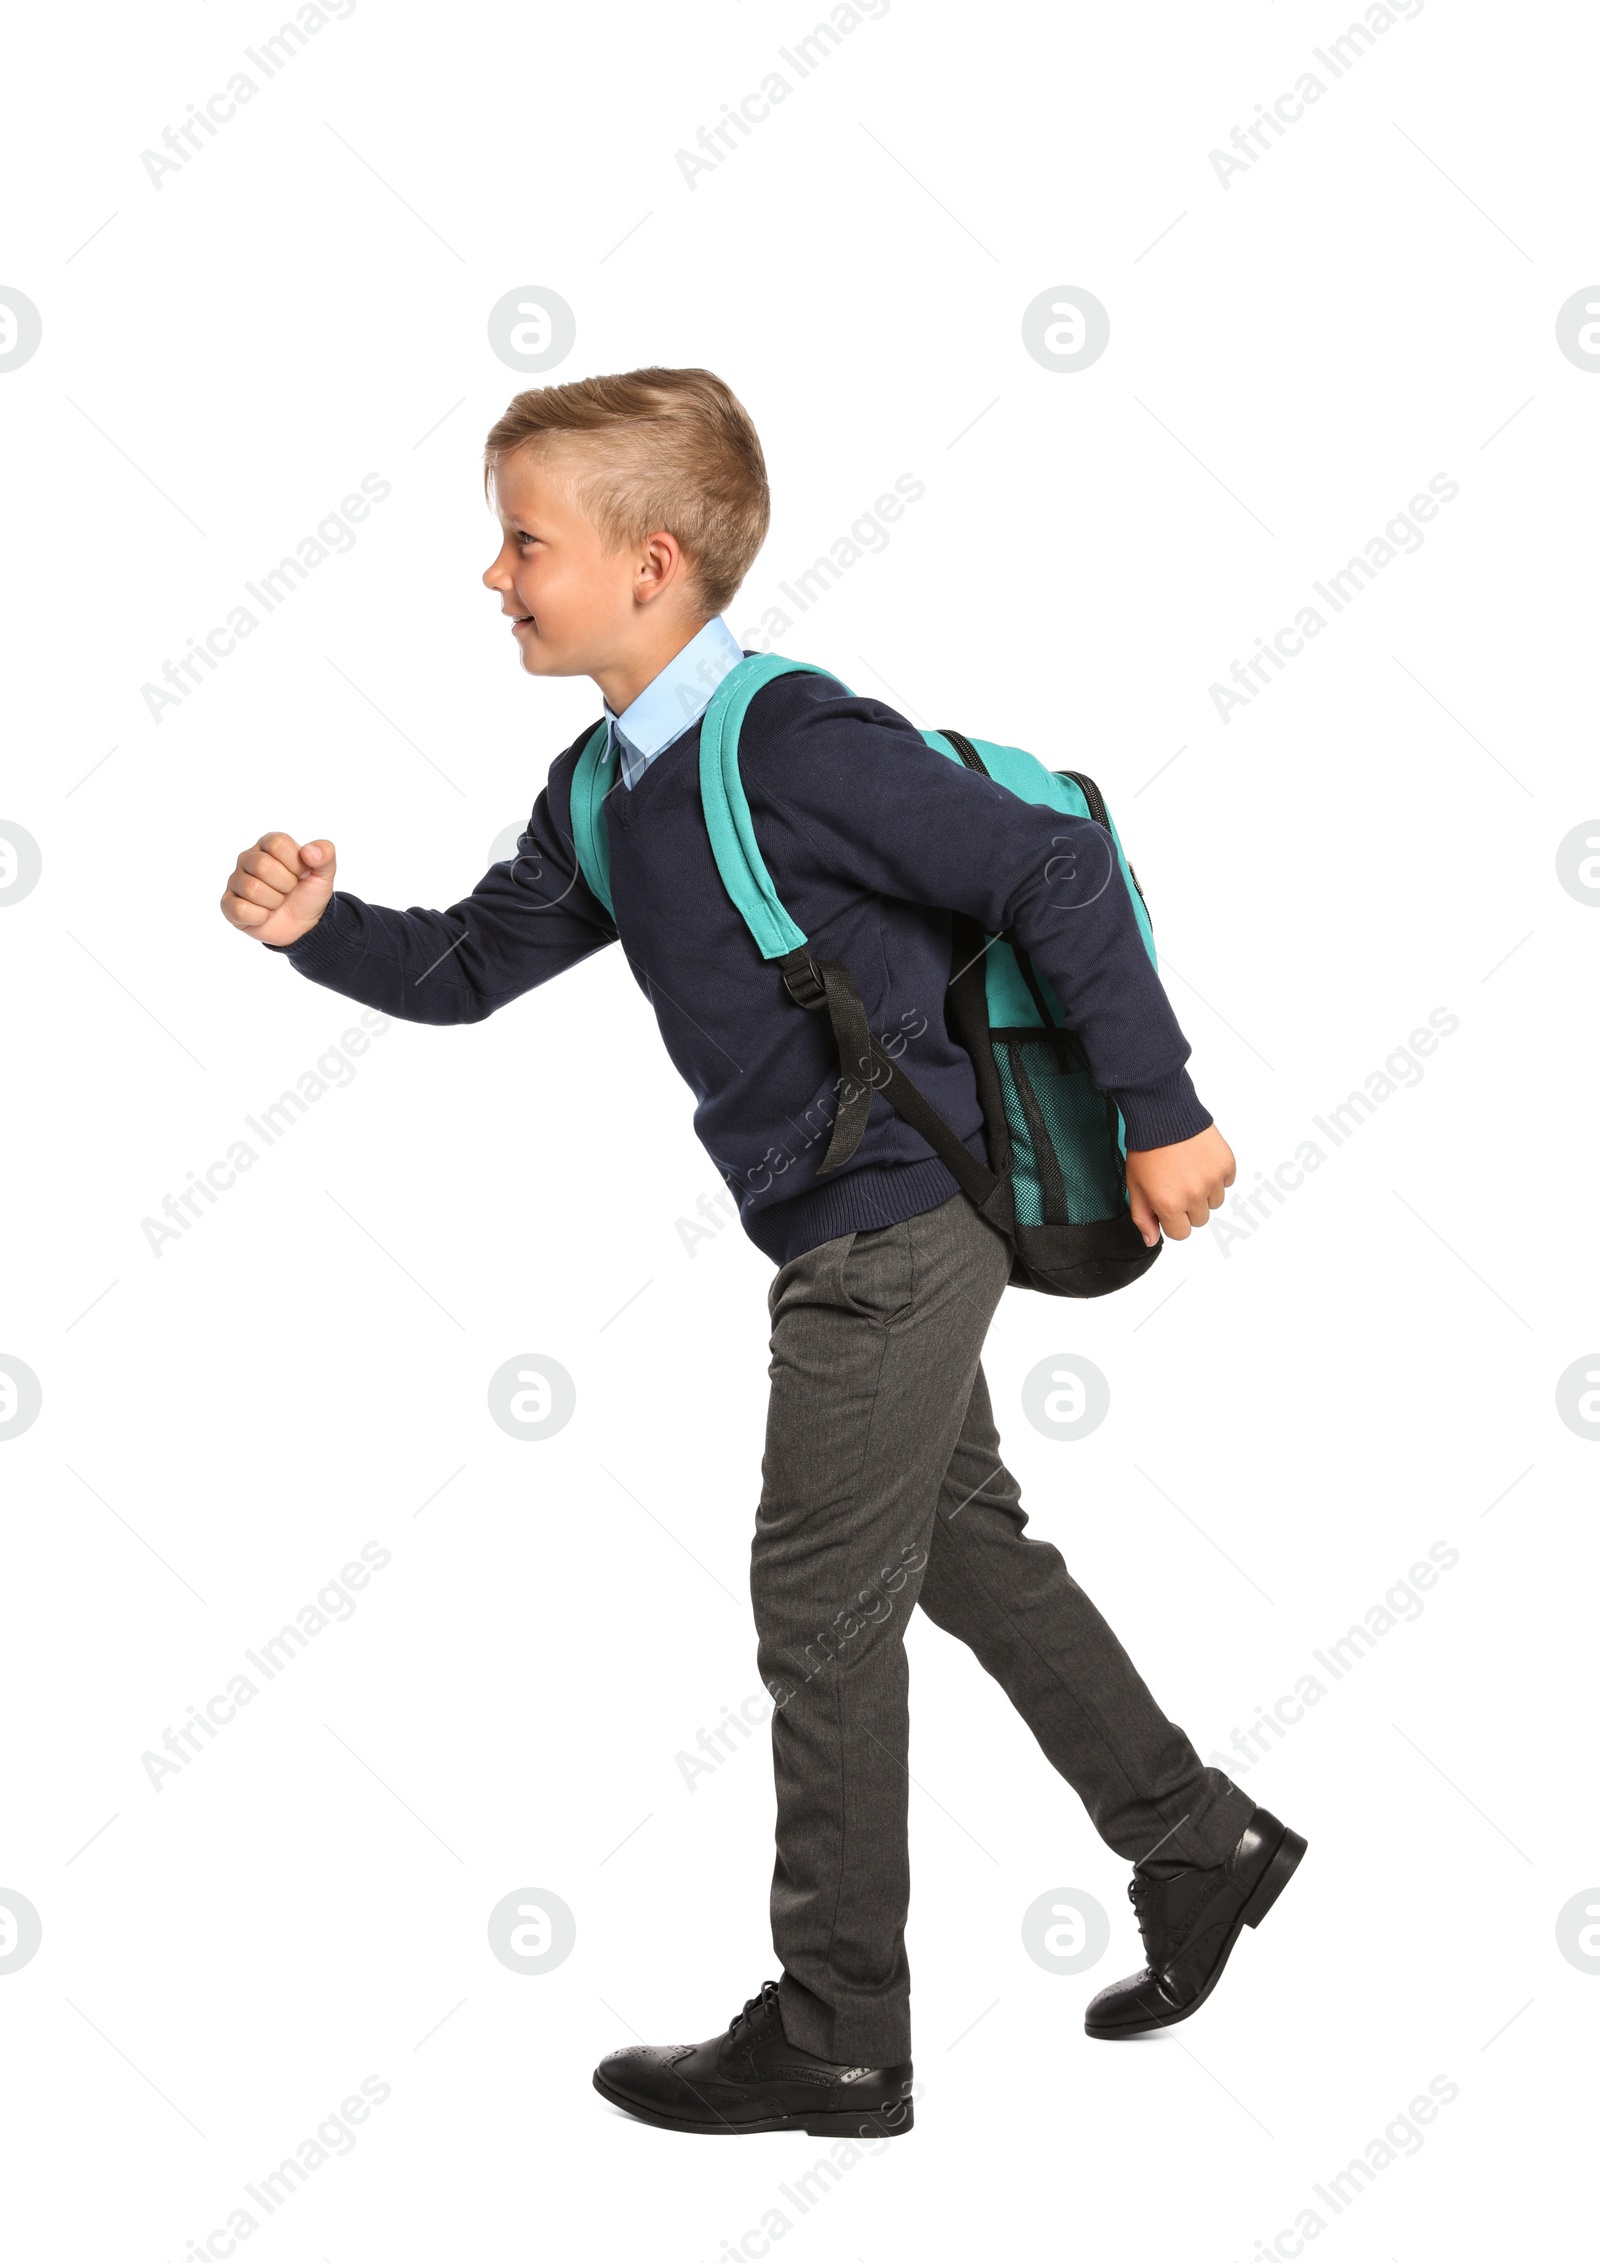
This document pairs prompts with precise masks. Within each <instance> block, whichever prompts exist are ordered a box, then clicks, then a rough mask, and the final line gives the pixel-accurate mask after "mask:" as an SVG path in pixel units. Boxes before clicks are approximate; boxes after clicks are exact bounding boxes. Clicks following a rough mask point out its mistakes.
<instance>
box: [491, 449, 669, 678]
mask: <svg viewBox="0 0 1600 2263" xmlns="http://www.w3.org/2000/svg"><path fill="white" fill-rule="evenodd" d="M493 490H494V496H495V502H496V506H497V508H498V510H499V514H500V523H501V526H502V527H503V529H504V530H505V540H504V542H503V543H502V544H501V547H500V554H499V556H498V557H497V558H496V559H495V561H494V563H493V565H492V566H490V567H489V569H488V571H487V572H486V573H485V575H484V577H483V579H484V583H485V585H486V587H488V588H489V589H492V590H495V591H497V592H498V594H499V597H500V603H501V610H502V611H503V612H505V613H508V614H510V615H511V616H512V629H511V633H512V635H513V636H514V637H515V638H516V640H517V643H518V644H519V645H520V646H521V648H522V665H523V667H524V668H525V669H526V670H527V671H528V673H529V675H531V676H590V675H594V674H595V673H596V672H597V670H598V671H603V670H604V669H605V668H606V667H607V666H609V665H613V664H614V663H615V661H616V659H617V656H618V654H619V652H620V651H621V650H622V649H623V647H624V644H625V640H626V639H627V637H628V634H629V631H630V629H631V628H632V626H633V622H634V616H635V604H634V584H635V581H636V579H637V578H638V567H639V561H638V560H637V559H636V558H635V557H634V556H633V554H632V553H631V552H630V551H625V550H618V551H608V550H607V549H606V547H605V545H604V543H603V541H602V540H601V536H600V530H599V529H598V527H596V526H595V524H594V522H593V520H591V519H587V518H585V517H584V515H583V513H582V511H580V510H579V508H578V506H577V504H576V503H575V502H574V501H573V500H572V496H571V493H570V491H569V487H568V482H567V480H566V478H565V477H563V473H562V469H561V466H560V463H559V460H558V459H557V458H555V457H553V456H546V457H545V458H544V459H543V460H540V459H539V458H537V457H535V455H534V454H533V453H532V452H531V451H529V450H528V449H518V450H517V451H516V452H515V453H514V454H512V455H509V456H506V457H503V458H502V459H501V461H500V463H499V464H498V465H497V467H496V469H495V473H494V481H493Z"/></svg>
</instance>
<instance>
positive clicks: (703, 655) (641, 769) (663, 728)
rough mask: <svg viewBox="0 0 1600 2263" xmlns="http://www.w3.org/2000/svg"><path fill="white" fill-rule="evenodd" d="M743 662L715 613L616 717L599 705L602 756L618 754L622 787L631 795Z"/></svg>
mask: <svg viewBox="0 0 1600 2263" xmlns="http://www.w3.org/2000/svg"><path fill="white" fill-rule="evenodd" d="M743 658H744V647H743V646H742V645H741V644H740V642H739V640H738V638H737V637H736V636H735V635H734V633H733V631H732V630H731V629H730V628H729V626H728V624H727V622H726V621H725V620H724V619H723V618H722V616H721V614H720V613H719V614H718V615H717V617H716V618H715V619H714V620H710V621H707V623H706V624H705V626H704V628H702V629H701V630H699V631H698V633H697V634H696V635H694V636H692V637H691V638H690V639H689V641H688V643H687V644H686V645H685V646H684V648H683V650H682V651H681V652H680V653H678V654H676V655H675V657H674V658H672V659H671V660H669V661H668V662H667V664H666V666H665V667H664V668H663V669H662V671H661V673H660V674H659V675H658V676H652V678H651V679H650V681H649V683H647V684H646V685H645V687H644V690H643V691H642V692H641V693H640V694H639V696H638V698H637V699H636V700H634V701H633V702H632V703H631V704H630V705H629V706H627V707H625V708H624V709H623V710H622V713H621V714H620V715H618V714H616V713H614V712H613V710H612V706H611V702H610V701H609V700H605V701H604V702H603V705H604V707H605V711H606V724H607V728H608V736H607V739H606V752H607V753H608V754H609V753H610V751H611V749H612V747H613V746H615V747H616V748H617V749H618V753H619V757H620V761H621V765H622V782H623V784H624V785H625V786H626V787H628V788H629V790H630V791H631V790H632V789H633V787H635V786H636V785H637V784H638V783H639V780H640V779H641V778H642V777H643V776H644V774H645V772H646V771H647V770H648V769H649V767H650V765H651V763H652V762H654V760H655V758H656V756H657V755H658V754H662V753H664V752H665V751H666V749H667V748H668V747H669V746H671V744H672V742H673V741H674V739H681V738H682V736H683V734H684V732H685V731H687V730H690V729H691V728H692V727H693V726H694V725H695V724H696V723H698V722H699V720H700V718H701V716H702V715H703V714H704V713H705V711H706V709H707V708H708V707H709V706H710V704H711V695H712V693H713V692H714V691H715V690H716V688H717V686H718V684H720V683H721V681H722V679H723V677H724V676H725V675H726V674H727V673H728V670H729V669H730V668H736V667H737V666H738V665H739V662H740V661H741V660H742V659H743Z"/></svg>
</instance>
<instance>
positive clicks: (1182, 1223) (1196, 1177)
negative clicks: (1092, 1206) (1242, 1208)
mask: <svg viewBox="0 0 1600 2263" xmlns="http://www.w3.org/2000/svg"><path fill="white" fill-rule="evenodd" d="M1233 1181H1234V1161H1233V1149H1232V1148H1231V1147H1230V1146H1229V1145H1228V1143H1227V1141H1226V1140H1225V1139H1224V1138H1223V1136H1222V1134H1221V1132H1219V1131H1218V1129H1217V1127H1216V1125H1215V1124H1208V1125H1207V1127H1206V1129H1205V1130H1204V1131H1203V1132H1197V1133H1196V1134H1195V1136H1194V1138H1193V1139H1180V1140H1175V1141H1174V1142H1173V1144H1172V1145H1171V1146H1170V1147H1144V1148H1129V1150H1128V1208H1129V1209H1130V1210H1131V1211H1132V1213H1133V1222H1134V1224H1135V1225H1136V1226H1137V1227H1138V1229H1139V1231H1140V1233H1141V1234H1142V1235H1143V1236H1144V1238H1145V1241H1146V1243H1147V1244H1148V1245H1149V1247H1150V1248H1152V1249H1153V1248H1154V1247H1155V1245H1156V1243H1157V1242H1158V1241H1159V1240H1160V1239H1161V1237H1162V1235H1163V1234H1165V1235H1166V1237H1167V1239H1168V1240H1169V1241H1175V1242H1181V1241H1187V1240H1188V1238H1189V1228H1190V1227H1191V1226H1203V1225H1204V1224H1205V1223H1206V1221H1207V1219H1208V1218H1209V1217H1210V1216H1211V1213H1212V1211H1213V1210H1220V1209H1221V1208H1222V1194H1223V1189H1224V1188H1225V1187H1231V1186H1232V1184H1233Z"/></svg>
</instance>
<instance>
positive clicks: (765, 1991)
mask: <svg viewBox="0 0 1600 2263" xmlns="http://www.w3.org/2000/svg"><path fill="white" fill-rule="evenodd" d="M768 2004H770V2005H771V2006H772V2008H773V2010H774V2011H776V2009H777V2006H778V1983H777V1982H776V1981H775V1980H763V1981H762V1983H761V1986H760V1988H759V1989H758V1990H757V1991H756V1993H755V1995H753V1996H747V1997H746V1998H745V2000H744V2003H743V2005H742V2007H741V2008H740V2009H739V2010H738V2011H736V2012H735V2013H734V2015H733V2017H732V2019H730V2020H729V2022H728V2033H729V2034H730V2035H731V2034H732V2033H733V2032H734V2029H735V2028H736V2027H737V2026H738V2024H739V2022H740V2020H749V2018H750V2015H751V2013H752V2012H755V2011H759V2010H761V2009H762V2008H763V2007H764V2006H766V2005H768Z"/></svg>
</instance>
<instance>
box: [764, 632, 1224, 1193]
mask: <svg viewBox="0 0 1600 2263" xmlns="http://www.w3.org/2000/svg"><path fill="white" fill-rule="evenodd" d="M780 699H781V701H782V711H781V724H782V727H781V731H775V732H772V733H768V732H766V731H764V730H762V729H761V728H760V727H759V725H757V728H755V729H751V728H750V727H749V725H748V724H747V727H746V733H745V735H744V744H742V745H741V750H740V765H741V770H742V772H743V774H744V778H745V784H746V790H747V793H748V795H749V798H750V802H751V808H752V811H753V812H754V813H755V822H756V830H757V834H758V836H759V834H760V831H761V820H760V814H759V805H760V803H761V802H762V801H766V802H767V803H768V804H769V806H770V807H771V808H772V810H773V811H774V813H775V814H779V815H780V816H781V818H782V819H783V820H786V821H787V823H788V824H789V825H790V826H792V827H793V828H794V829H795V830H797V831H798V832H799V833H801V834H802V835H803V836H804V837H805V839H806V840H807V841H808V842H809V844H810V846H811V849H812V852H813V854H814V855H815V856H816V858H817V859H818V861H819V863H820V864H821V865H822V866H823V867H824V868H825V869H828V870H831V871H833V872H836V873H839V874H841V875H843V876H845V877H847V878H848V879H850V880H851V881H853V882H855V883H856V884H858V885H859V886H861V887H863V888H866V889H871V890H874V891H877V892H879V893H881V894H885V895H890V896H897V897H900V898H901V899H903V900H905V901H907V902H911V903H917V904H923V905H927V906H929V907H934V908H939V909H943V910H947V911H956V912H964V913H966V914H967V915H968V916H969V917H971V918H973V919H975V920H976V921H977V922H978V924H979V925H980V926H981V927H982V928H983V930H984V932H985V933H986V934H988V935H999V934H1005V933H1008V932H1009V933H1010V934H1013V935H1014V936H1015V937H1016V939H1017V941H1018V942H1020V943H1021V945H1022V947H1023V949H1024V950H1026V951H1027V952H1028V953H1029V955H1030V956H1031V957H1032V958H1033V960H1034V961H1035V963H1036V964H1037V965H1038V966H1039V967H1040V968H1041V969H1042V971H1043V972H1044V974H1045V975H1046V976H1047V977H1048V979H1049V982H1050V985H1051V988H1052V989H1053V990H1054V991H1055V994H1056V996H1057V997H1058V998H1059V999H1060V1001H1061V1004H1062V1007H1063V1010H1064V1011H1065V1014H1066V1018H1067V1022H1068V1025H1069V1027H1071V1028H1072V1029H1073V1030H1075V1031H1076V1032H1077V1034H1078V1036H1079V1037H1080V1038H1081V1039H1082V1042H1083V1048H1084V1052H1085V1054H1086V1055H1087V1057H1088V1061H1089V1066H1090V1069H1091V1071H1092V1073H1093V1076H1094V1079H1095V1082H1096V1083H1097V1084H1098V1085H1100V1086H1101V1088H1102V1089H1103V1090H1104V1091H1106V1092H1109V1093H1110V1094H1111V1096H1112V1098H1113V1099H1114V1100H1115V1101H1116V1103H1117V1106H1118V1107H1119V1108H1120V1109H1121V1110H1122V1115H1123V1120H1124V1123H1125V1125H1126V1127H1127V1139H1128V1145H1129V1147H1130V1148H1148V1147H1165V1146H1169V1145H1171V1144H1173V1143H1174V1142H1176V1141H1178V1140H1184V1139H1191V1138H1193V1137H1194V1136H1195V1134H1196V1133H1198V1132H1202V1131H1204V1130H1205V1128H1206V1126H1207V1125H1208V1124H1209V1123H1210V1122H1211V1121H1212V1117H1211V1114H1210V1111H1209V1110H1208V1109H1207V1108H1205V1107H1204V1106H1203V1105H1202V1103H1201V1101H1200V1100H1199V1098H1198V1096H1197V1095H1196V1093H1195V1089H1194V1086H1193V1084H1192V1083H1191V1082H1190V1079H1189V1075H1188V1071H1187V1069H1186V1067H1185V1063H1186V1062H1187V1060H1188V1058H1189V1043H1188V1040H1187V1038H1185V1036H1184V1034H1183V1031H1182V1030H1181V1029H1180V1028H1179V1026H1178V1022H1177V1017H1176V1016H1175V1015H1174V1013H1173V1011H1172V1007H1171V1004H1170V1003H1169V1001H1168V998H1167V994H1166V992H1165V990H1164V989H1163V988H1162V986H1161V981H1160V978H1159V977H1158V975H1157V973H1156V971H1155V968H1154V967H1153V966H1152V965H1151V963H1150V957H1149V954H1148V952H1147V951H1146V949H1145V943H1144V937H1143V935H1142V933H1141V932H1140V928H1139V923H1138V921H1137V919H1136V918H1135V916H1134V910H1133V905H1132V902H1131V900H1130V898H1129V895H1128V891H1127V887H1126V885H1125V884H1124V882H1123V879H1122V876H1121V872H1120V870H1119V868H1118V865H1117V862H1116V852H1115V849H1114V848H1113V846H1112V843H1111V840H1110V837H1109V835H1108V834H1107V833H1106V832H1105V830H1104V829H1103V828H1102V827H1101V826H1099V825H1097V824H1095V823H1094V821H1093V820H1092V819H1091V818H1086V817H1069V816H1066V815H1065V814H1064V813H1063V812H1062V811H1060V810H1056V809H1049V808H1046V807H1043V806H1041V805H1039V804H1036V803H1033V802H1026V801H1023V800H1021V799H1020V798H1019V797H1018V796H1017V795H1016V794H1013V793H1011V792H1010V791H1009V790H1008V789H1007V788H1006V787H1004V786H1001V785H999V784H997V783H996V782H995V781H994V780H993V779H991V778H987V777H984V776H982V775H980V774H979V773H978V772H976V771H972V770H968V769H966V768H965V767H964V766H963V765H962V764H960V763H956V762H952V761H951V760H950V759H949V757H948V756H947V755H943V754H940V753H938V752H937V751H936V750H935V749H934V748H932V747H930V746H929V745H928V744H927V743H926V741H925V740H924V739H923V738H922V736H921V733H920V732H918V731H917V730H915V729H914V728H913V726H912V725H911V724H910V723H908V722H907V721H906V720H905V718H904V717H903V716H901V715H899V714H897V713H896V712H895V711H894V709H893V708H890V707H886V706H884V705H882V704H881V703H880V702H879V701H876V700H871V699H858V698H855V697H853V696H851V695H849V694H847V693H845V692H844V690H843V687H842V686H840V685H839V684H837V683H836V682H835V681H834V680H833V679H832V678H830V677H821V676H807V677H798V676H797V677H780V678H778V679H776V681H775V682H774V683H772V684H770V685H767V686H765V687H763V689H762V691H761V692H760V693H758V694H757V698H756V701H754V702H752V709H751V718H750V721H751V723H754V722H755V721H756V716H757V711H758V708H759V703H760V701H762V700H768V701H772V702H773V703H774V704H773V707H772V708H771V709H769V714H770V716H771V719H772V721H773V722H774V723H778V722H779V720H780V714H779V702H780ZM780 744H781V747H782V755H781V760H780V759H779V758H778V757H777V756H776V755H775V754H769V753H768V751H767V749H768V747H773V748H776V747H777V746H778V745H780ZM746 747H748V748H749V755H748V758H747V756H746V752H745V749H746Z"/></svg>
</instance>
